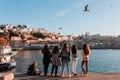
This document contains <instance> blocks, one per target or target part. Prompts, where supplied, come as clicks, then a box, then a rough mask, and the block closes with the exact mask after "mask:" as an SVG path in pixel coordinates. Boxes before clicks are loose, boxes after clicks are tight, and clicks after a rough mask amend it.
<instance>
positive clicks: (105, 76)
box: [14, 73, 120, 80]
mask: <svg viewBox="0 0 120 80" xmlns="http://www.w3.org/2000/svg"><path fill="white" fill-rule="evenodd" d="M14 80H120V73H89V75H88V76H87V77H83V76H82V75H81V73H79V75H78V76H72V77H70V78H69V77H68V76H65V77H61V76H60V74H59V75H58V77H51V76H50V74H49V75H48V76H43V74H41V75H40V76H28V75H27V74H25V73H15V79H14Z"/></svg>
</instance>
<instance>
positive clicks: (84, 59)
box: [81, 44, 90, 76]
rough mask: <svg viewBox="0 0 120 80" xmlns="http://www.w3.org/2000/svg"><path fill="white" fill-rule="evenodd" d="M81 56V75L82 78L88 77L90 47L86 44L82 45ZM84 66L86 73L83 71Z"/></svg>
mask: <svg viewBox="0 0 120 80" xmlns="http://www.w3.org/2000/svg"><path fill="white" fill-rule="evenodd" d="M81 56H82V62H81V68H82V74H83V75H84V76H88V62H89V56H90V47H89V45H88V44H84V45H83V48H82V51H81ZM84 64H86V66H85V67H86V71H85V69H84Z"/></svg>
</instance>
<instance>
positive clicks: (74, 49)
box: [72, 45, 78, 54]
mask: <svg viewBox="0 0 120 80" xmlns="http://www.w3.org/2000/svg"><path fill="white" fill-rule="evenodd" d="M77 50H78V48H77V46H76V45H73V46H72V54H76V53H77Z"/></svg>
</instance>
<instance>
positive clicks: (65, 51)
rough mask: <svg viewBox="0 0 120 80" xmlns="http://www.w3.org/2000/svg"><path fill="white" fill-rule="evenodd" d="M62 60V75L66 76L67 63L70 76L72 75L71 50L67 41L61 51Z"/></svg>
mask: <svg viewBox="0 0 120 80" xmlns="http://www.w3.org/2000/svg"><path fill="white" fill-rule="evenodd" d="M61 61H62V77H63V76H64V68H65V65H66V66H67V70H68V76H69V77H71V75H70V66H69V62H70V51H69V45H68V44H67V43H65V44H64V45H63V48H62V51H61Z"/></svg>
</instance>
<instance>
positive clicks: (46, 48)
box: [42, 44, 50, 52]
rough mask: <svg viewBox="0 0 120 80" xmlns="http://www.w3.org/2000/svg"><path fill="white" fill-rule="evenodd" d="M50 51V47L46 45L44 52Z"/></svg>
mask: <svg viewBox="0 0 120 80" xmlns="http://www.w3.org/2000/svg"><path fill="white" fill-rule="evenodd" d="M49 49H50V48H49V46H48V45H47V44H46V45H45V46H44V48H43V49H42V52H45V51H49Z"/></svg>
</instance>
